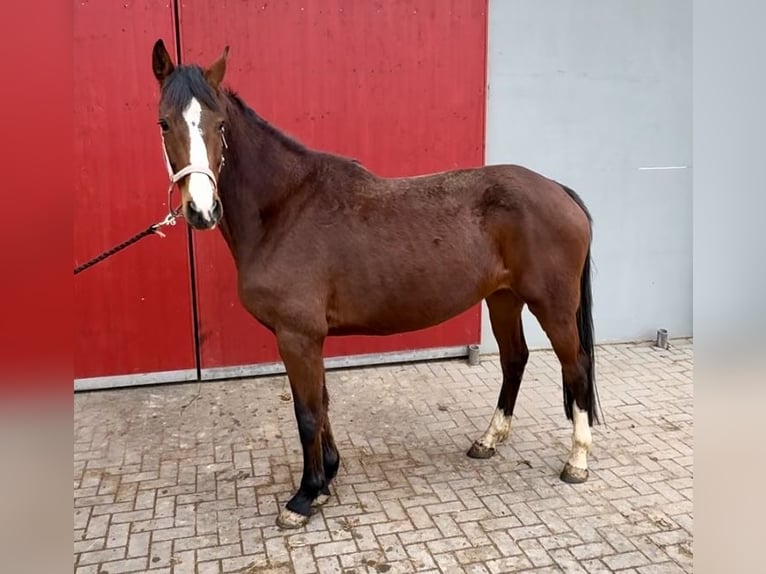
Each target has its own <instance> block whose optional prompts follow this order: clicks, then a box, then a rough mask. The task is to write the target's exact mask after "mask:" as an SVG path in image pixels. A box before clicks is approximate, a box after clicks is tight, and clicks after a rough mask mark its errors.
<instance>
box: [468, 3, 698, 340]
mask: <svg viewBox="0 0 766 574" xmlns="http://www.w3.org/2000/svg"><path fill="white" fill-rule="evenodd" d="M489 4H490V7H489V48H488V50H489V52H488V83H489V90H488V105H487V140H486V145H487V147H486V163H487V164H498V163H517V164H522V165H525V166H527V167H529V168H531V169H534V170H537V171H539V172H541V173H542V174H544V175H546V176H548V177H551V178H553V179H556V180H558V181H560V182H562V183H564V184H566V185H568V186H569V187H571V188H573V189H574V190H576V191H577V192H578V193H579V194H580V195H581V196H582V197H583V199H584V200H585V202H586V204H587V205H588V207H589V209H590V211H591V213H592V215H593V218H594V244H593V257H594V265H595V275H594V299H595V303H594V320H595V327H596V337H597V340H598V342H614V341H629V340H641V339H651V338H654V336H655V333H656V330H657V329H658V328H666V329H668V331H669V334H670V336H671V337H676V336H689V335H691V334H692V196H691V179H692V177H691V176H692V174H691V151H692V150H691V117H692V108H691V15H692V13H691V1H690V0H590V1H589V2H575V1H573V0H545V1H540V0H490V3H489ZM678 166H681V167H682V169H660V170H645V169H642V168H647V167H648V168H656V167H678ZM525 333H526V337H527V342H528V344H529V346H530V348H535V347H547V346H549V343H548V340H547V338H546V337H545V335H544V333H543V331H542V330H541V329H540V327H539V326H538V324H537V322H536V320H535V319H534V318H533V317H532V315H531V314H529V313H528V311H526V310H525ZM482 350H483V351H484V352H496V350H497V347H496V345H495V341H494V338H493V337H492V334H491V329H490V325H489V317H488V316H487V312H486V307H485V309H484V316H483V318H482Z"/></svg>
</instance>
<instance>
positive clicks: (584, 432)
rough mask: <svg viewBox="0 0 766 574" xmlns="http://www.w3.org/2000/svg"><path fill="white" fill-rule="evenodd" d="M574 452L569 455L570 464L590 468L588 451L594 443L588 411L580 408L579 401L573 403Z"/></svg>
mask: <svg viewBox="0 0 766 574" xmlns="http://www.w3.org/2000/svg"><path fill="white" fill-rule="evenodd" d="M572 422H573V424H574V429H573V430H572V453H571V454H570V455H569V464H570V465H572V466H574V467H575V468H582V469H587V468H588V453H589V452H590V447H591V443H592V438H591V434H590V426H589V425H588V413H587V412H585V411H583V410H580V408H579V407H578V406H577V403H574V404H573V405H572Z"/></svg>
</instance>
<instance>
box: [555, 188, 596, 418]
mask: <svg viewBox="0 0 766 574" xmlns="http://www.w3.org/2000/svg"><path fill="white" fill-rule="evenodd" d="M559 185H561V184H559ZM561 187H563V188H564V190H565V191H566V192H567V193H568V194H569V196H570V197H571V198H572V199H573V200H574V201H575V202H576V203H577V205H579V206H580V208H582V210H583V211H584V212H585V215H586V216H587V217H588V222H589V223H591V227H592V223H593V219H592V218H591V215H590V213H589V212H588V208H587V207H585V203H584V202H583V200H582V199H581V198H580V196H579V195H577V193H575V192H574V191H573V190H571V189H570V188H568V187H567V186H565V185H562V186H561ZM591 236H592V234H591ZM590 268H591V254H590V246H589V247H588V255H587V256H586V259H585V265H584V266H583V270H582V276H581V277H580V306H579V307H578V309H577V332H578V334H579V336H580V346H581V347H582V350H583V352H584V353H585V355H586V356H587V357H588V388H587V401H588V422H589V424H590V425H591V426H592V425H593V424H594V423H598V422H600V421H599V417H598V414H597V413H596V405H597V404H598V403H599V401H598V390H597V389H596V376H595V375H596V356H595V342H594V337H593V314H592V313H593V293H592V291H591V281H590V275H591V269H590ZM563 388H564V411H565V412H566V415H567V418H568V419H569V420H572V404H573V403H574V396H573V395H572V393H571V392H570V391H569V389H568V388H567V387H566V385H563ZM599 408H600V405H599ZM602 418H603V415H602Z"/></svg>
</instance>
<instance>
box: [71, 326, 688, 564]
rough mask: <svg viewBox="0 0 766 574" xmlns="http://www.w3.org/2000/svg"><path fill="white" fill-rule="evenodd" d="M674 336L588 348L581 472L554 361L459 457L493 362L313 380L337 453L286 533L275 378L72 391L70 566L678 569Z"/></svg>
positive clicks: (296, 462) (680, 478)
mask: <svg viewBox="0 0 766 574" xmlns="http://www.w3.org/2000/svg"><path fill="white" fill-rule="evenodd" d="M692 360H693V354H692V343H691V342H690V341H673V342H672V347H671V349H669V350H667V351H663V350H658V349H655V348H652V347H651V346H650V344H648V343H642V344H634V345H611V346H603V347H599V348H598V349H597V362H598V371H597V376H598V381H599V392H600V396H601V404H602V407H603V411H604V414H605V417H606V422H607V424H606V426H604V425H602V426H598V427H595V428H594V432H593V440H594V448H593V453H592V455H591V457H590V466H591V477H590V480H589V481H588V482H587V483H585V484H581V485H568V484H564V483H562V482H561V481H560V480H559V478H558V474H559V472H560V470H561V468H562V466H563V464H564V462H565V461H566V458H567V454H568V452H569V447H570V444H571V425H570V423H569V422H568V421H567V420H566V419H565V417H564V414H563V408H562V404H561V382H560V377H559V365H558V363H557V361H556V359H555V357H554V355H553V354H552V353H551V352H548V351H538V352H533V353H532V355H531V357H530V361H529V365H528V367H527V372H526V375H525V378H524V382H523V383H522V390H521V395H520V397H519V401H518V403H517V408H516V416H515V419H514V426H513V429H512V432H511V437H510V438H509V440H508V441H507V442H506V443H504V444H502V445H500V446H499V447H498V452H497V455H496V456H495V457H494V458H492V459H490V460H484V461H482V460H473V459H470V458H468V457H466V456H465V453H466V451H467V449H468V447H469V446H470V444H471V442H472V441H473V440H474V439H475V438H477V437H478V436H479V435H480V434H481V433H482V432H483V431H484V430H485V428H486V426H487V424H488V422H489V419H490V417H491V415H492V412H493V410H494V406H495V403H496V400H497V395H498V392H499V390H500V372H499V368H498V364H497V358H496V357H494V356H485V357H483V358H482V362H481V364H480V365H479V366H476V367H469V366H468V365H466V364H465V362H464V361H461V360H451V361H439V362H429V363H419V364H410V365H402V366H390V367H378V368H370V369H356V370H348V371H335V372H331V373H329V374H328V376H327V381H328V387H329V390H330V394H331V401H332V402H331V406H330V409H331V417H332V423H333V431H334V433H335V437H336V442H337V444H338V447H339V449H340V453H341V458H342V466H341V469H340V472H339V475H338V477H337V479H336V481H335V484H334V487H333V497H332V499H331V500H330V502H328V504H327V506H325V507H324V508H323V509H322V510H320V511H319V512H318V513H317V514H315V515H314V516H313V517H312V519H311V521H310V522H309V525H308V526H307V527H305V528H304V529H302V530H298V531H290V532H283V531H280V530H278V529H277V528H276V526H275V519H276V516H277V513H278V512H279V510H280V509H281V508H282V506H283V504H284V503H285V502H286V501H287V500H288V499H289V497H290V495H291V494H292V492H293V490H294V489H295V488H296V486H297V483H298V482H299V481H300V469H301V456H300V450H299V442H298V436H297V429H296V425H295V422H294V415H293V410H292V404H291V399H290V393H289V387H288V386H287V382H286V379H285V377H269V378H261V379H250V380H237V381H225V382H214V383H203V384H198V383H190V384H189V383H187V384H182V385H164V386H158V387H139V388H132V389H121V390H112V391H99V392H90V393H81V394H77V395H75V399H74V405H75V426H74V440H75V443H74V447H75V456H74V506H75V508H74V571H75V572H76V574H97V573H100V574H107V573H108V574H118V573H127V572H130V573H134V572H151V573H155V574H169V573H174V574H192V573H193V574H210V573H217V572H238V573H241V574H254V573H260V572H280V573H281V572H285V573H287V572H306V573H313V572H318V573H325V572H345V573H352V572H353V573H362V572H370V573H382V572H390V573H396V572H448V573H452V572H470V573H475V574H478V573H487V572H489V573H493V574H494V573H498V572H522V571H523V572H539V573H543V572H590V573H596V572H625V573H628V572H630V573H641V574H649V573H661V572H662V573H664V572H691V570H692V509H693V503H692V460H693V457H692V435H693V426H692V413H693V408H692V405H693V396H692Z"/></svg>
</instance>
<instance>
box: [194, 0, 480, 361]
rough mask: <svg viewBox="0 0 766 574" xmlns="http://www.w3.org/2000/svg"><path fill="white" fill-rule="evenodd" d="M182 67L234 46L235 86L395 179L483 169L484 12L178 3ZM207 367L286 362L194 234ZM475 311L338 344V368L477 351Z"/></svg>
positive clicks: (441, 1) (449, 3)
mask: <svg viewBox="0 0 766 574" xmlns="http://www.w3.org/2000/svg"><path fill="white" fill-rule="evenodd" d="M180 20H181V43H182V54H183V57H184V61H185V62H187V63H192V62H194V63H200V64H203V65H206V64H208V63H210V62H212V61H213V60H214V59H215V58H217V57H218V56H219V54H220V53H221V50H222V49H223V46H224V45H226V44H230V45H231V50H232V51H231V54H230V59H229V67H228V72H227V78H226V83H228V85H230V86H231V87H232V88H234V89H235V90H236V91H237V92H239V94H240V95H241V96H242V97H243V98H244V99H245V100H246V101H247V102H248V104H249V105H250V106H251V107H253V108H254V109H255V110H256V111H257V112H258V113H259V114H260V115H261V116H263V117H264V118H265V119H267V120H268V121H270V122H271V123H273V124H275V125H276V126H278V127H279V128H281V129H282V130H284V131H286V132H287V133H289V134H291V135H293V136H295V137H297V138H298V139H299V140H301V141H302V142H303V143H305V144H307V145H309V146H311V147H314V148H319V149H324V150H328V151H333V152H336V153H340V154H344V155H347V156H350V157H354V158H357V159H359V160H360V161H362V162H363V163H364V164H366V165H367V166H368V167H369V168H370V169H372V170H373V171H375V172H377V173H379V174H381V175H386V176H403V175H415V174H422V173H428V172H435V171H443V170H448V169H453V168H460V167H467V166H477V165H482V163H483V159H484V103H485V54H486V0H428V1H417V2H416V1H391V2H383V1H368V2H358V1H352V0H321V1H320V0H300V1H295V0H285V1H280V2H241V1H230V0H223V1H218V2H193V3H182V4H181V14H180ZM194 242H195V256H196V263H197V277H198V302H199V307H198V313H199V317H200V336H201V341H202V346H201V357H202V367H203V368H209V367H222V366H232V365H243V364H253V363H261V362H271V361H277V360H278V354H277V350H276V345H275V342H274V339H273V336H272V335H271V334H269V333H268V332H267V331H266V330H265V329H263V328H262V327H260V326H259V325H258V324H257V323H256V321H255V320H254V319H253V318H251V317H250V316H249V315H248V314H247V313H246V312H245V311H244V310H243V309H242V308H241V306H240V304H239V302H238V300H237V295H236V287H235V285H236V283H235V270H234V265H233V262H232V261H231V257H230V254H229V252H228V251H227V250H226V248H225V246H224V243H223V239H222V238H221V237H220V236H219V235H218V234H217V233H215V234H207V233H203V234H200V233H195V234H194ZM479 331H480V309H479V307H478V306H476V307H475V308H473V309H471V310H470V311H468V312H466V313H464V314H463V315H461V316H460V317H458V318H455V319H453V320H451V321H449V322H447V323H445V324H442V325H440V326H438V327H435V328H432V329H428V330H426V331H421V332H416V333H409V334H404V335H397V336H390V337H341V338H332V339H330V340H328V343H327V345H326V352H327V354H328V355H329V356H338V355H352V354H362V353H373V352H385V351H395V350H409V349H417V348H426V347H442V346H451V345H464V344H468V343H475V342H478V340H479Z"/></svg>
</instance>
